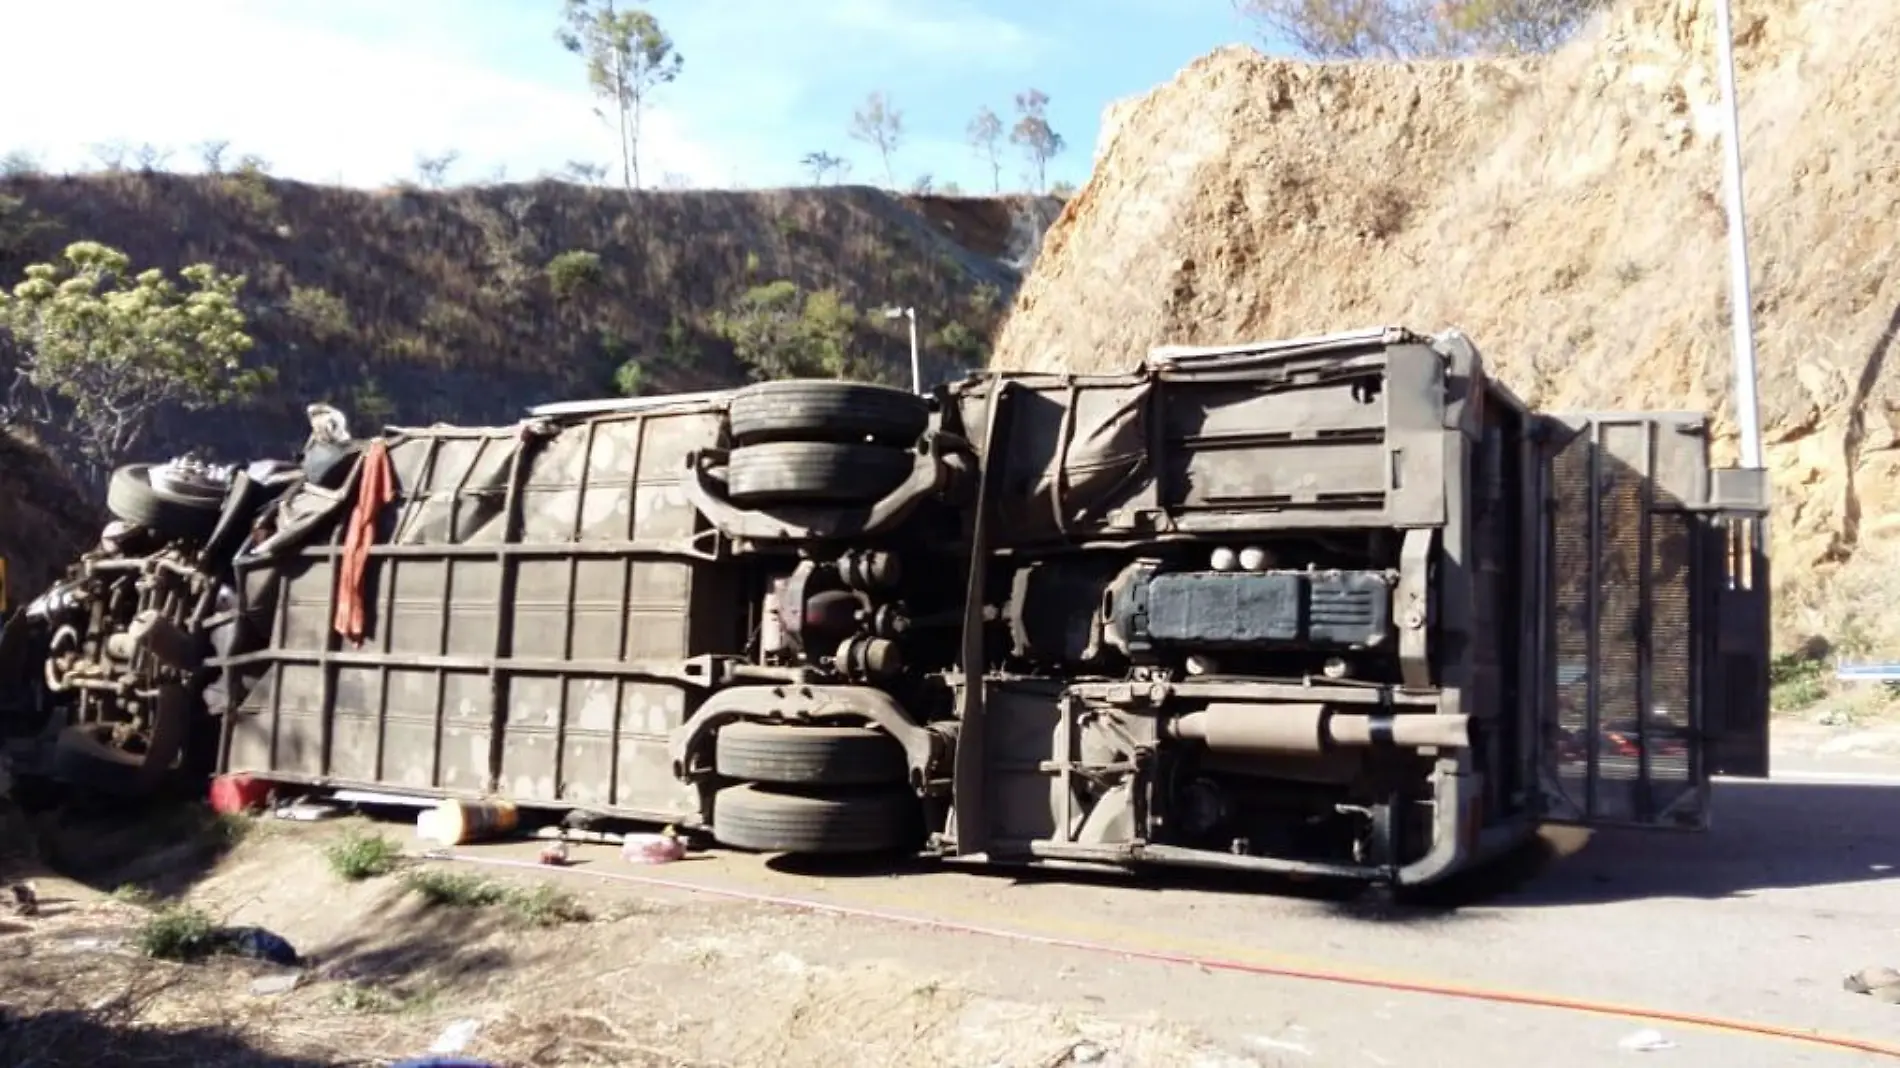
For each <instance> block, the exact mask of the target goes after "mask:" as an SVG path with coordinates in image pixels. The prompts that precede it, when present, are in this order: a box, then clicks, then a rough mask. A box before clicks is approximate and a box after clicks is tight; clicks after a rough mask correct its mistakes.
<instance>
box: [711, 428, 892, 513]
mask: <svg viewBox="0 0 1900 1068" xmlns="http://www.w3.org/2000/svg"><path fill="white" fill-rule="evenodd" d="M912 462H913V461H912V454H911V453H909V452H906V451H903V450H900V449H895V448H892V447H890V446H888V445H864V444H845V443H842V442H827V441H777V442H769V443H767V444H764V445H747V446H745V447H744V448H738V449H734V450H732V453H731V455H730V457H729V458H728V460H727V461H726V495H727V496H728V497H730V498H731V499H732V501H733V503H735V504H870V503H872V502H873V501H877V500H881V499H883V497H884V496H885V495H886V494H888V493H890V492H891V491H892V490H894V489H896V488H897V487H898V486H900V485H903V483H904V480H905V479H906V478H909V477H910V472H911V467H912Z"/></svg>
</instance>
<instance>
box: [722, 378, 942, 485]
mask: <svg viewBox="0 0 1900 1068" xmlns="http://www.w3.org/2000/svg"><path fill="white" fill-rule="evenodd" d="M929 417H930V406H929V403H928V402H927V401H925V400H924V398H922V397H919V396H917V395H915V394H913V393H908V392H905V391H904V390H900V389H893V388H891V387H889V386H878V385H871V384H869V383H865V382H834V381H829V380H821V379H787V380H785V381H780V382H760V383H757V384H756V385H751V386H747V387H746V388H744V389H741V390H739V391H738V392H737V393H735V394H733V397H732V402H731V405H730V406H729V407H728V409H727V411H726V422H727V427H728V429H729V431H730V433H731V437H732V442H733V449H732V452H731V454H730V456H729V457H728V459H727V468H726V492H727V495H728V496H729V497H730V498H731V500H732V502H733V503H734V504H739V505H759V506H766V507H770V506H774V505H791V504H817V505H830V506H837V507H852V506H863V505H868V504H871V503H874V502H876V501H879V500H881V499H883V498H884V497H885V496H887V495H888V494H890V493H891V491H893V490H895V489H896V488H897V487H898V486H900V485H902V484H903V482H904V479H905V478H907V477H908V476H909V475H910V472H911V468H912V464H913V460H912V455H913V454H912V452H911V449H912V447H913V446H914V445H915V444H916V442H917V439H918V438H919V437H920V436H922V434H923V432H924V429H925V427H926V426H927V425H928V422H929Z"/></svg>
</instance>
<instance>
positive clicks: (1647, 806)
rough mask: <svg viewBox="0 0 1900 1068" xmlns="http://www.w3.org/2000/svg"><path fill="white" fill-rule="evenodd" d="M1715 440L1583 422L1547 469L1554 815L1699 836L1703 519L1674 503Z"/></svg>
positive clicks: (1549, 763)
mask: <svg viewBox="0 0 1900 1068" xmlns="http://www.w3.org/2000/svg"><path fill="white" fill-rule="evenodd" d="M1706 457H1707V443H1706V438H1704V437H1703V436H1701V435H1700V434H1699V433H1693V432H1685V430H1684V428H1683V427H1682V426H1680V425H1678V424H1676V423H1674V422H1672V421H1670V420H1667V419H1665V418H1659V417H1645V416H1642V415H1631V416H1621V415H1619V416H1614V417H1610V416H1603V417H1594V416H1585V417H1581V418H1578V419H1576V420H1574V421H1573V425H1572V427H1571V432H1569V433H1564V432H1560V433H1559V435H1558V436H1557V439H1556V441H1555V443H1554V445H1553V450H1552V452H1551V454H1550V455H1549V456H1548V457H1547V459H1548V463H1549V468H1548V470H1549V482H1550V494H1551V496H1550V500H1549V505H1550V506H1549V508H1548V509H1547V511H1546V513H1545V522H1546V524H1547V526H1546V529H1545V537H1546V538H1547V539H1548V541H1547V544H1548V547H1549V548H1548V552H1547V561H1548V573H1547V575H1546V576H1545V581H1546V583H1547V594H1548V596H1547V598H1546V599H1545V603H1547V604H1549V605H1551V613H1550V625H1551V628H1552V631H1551V634H1550V638H1549V641H1548V648H1549V649H1550V650H1551V652H1552V655H1551V657H1550V660H1549V663H1548V665H1547V667H1548V670H1549V673H1550V674H1549V687H1550V688H1549V690H1547V692H1546V701H1545V707H1546V709H1547V710H1548V711H1547V719H1546V722H1545V724H1544V730H1543V734H1544V737H1545V738H1546V742H1547V744H1546V745H1545V746H1544V747H1543V751H1542V753H1541V754H1540V757H1541V764H1542V768H1541V775H1540V778H1541V779H1542V782H1543V794H1544V801H1545V808H1546V810H1547V814H1548V815H1549V816H1550V817H1551V818H1553V819H1557V820H1567V821H1576V822H1585V823H1598V824H1635V825H1652V826H1653V825H1662V826H1672V827H1699V826H1701V825H1702V824H1703V823H1704V821H1705V819H1706V808H1707V782H1708V775H1707V771H1706V768H1705V766H1704V764H1705V762H1704V761H1703V759H1702V755H1701V753H1700V747H1699V745H1698V740H1699V738H1700V733H1701V729H1702V722H1703V715H1704V700H1703V696H1704V695H1703V692H1702V677H1703V671H1702V668H1703V664H1704V658H1703V656H1702V655H1701V653H1700V652H1699V650H1700V649H1701V648H1702V637H1703V635H1704V632H1705V630H1706V629H1707V622H1708V620H1707V619H1706V617H1705V616H1704V614H1703V613H1702V612H1700V611H1699V610H1698V597H1699V593H1700V591H1701V590H1702V589H1703V588H1704V585H1703V582H1704V576H1703V571H1704V569H1703V567H1702V566H1701V562H1700V561H1701V559H1702V556H1701V554H1700V552H1699V550H1698V545H1699V544H1700V541H1701V537H1702V533H1703V531H1704V530H1705V529H1706V528H1705V526H1704V523H1703V520H1702V519H1701V518H1700V517H1699V516H1698V515H1696V514H1695V513H1693V512H1691V511H1689V510H1688V507H1689V505H1690V503H1691V502H1689V501H1685V500H1683V499H1682V498H1681V497H1680V496H1679V495H1678V492H1679V491H1680V490H1681V489H1682V488H1683V487H1684V486H1689V487H1690V488H1693V483H1694V482H1695V479H1694V478H1685V474H1686V472H1688V471H1689V469H1690V468H1691V467H1692V466H1693V465H1694V464H1698V463H1699V464H1701V465H1702V468H1703V469H1704V470H1706V466H1707V461H1706Z"/></svg>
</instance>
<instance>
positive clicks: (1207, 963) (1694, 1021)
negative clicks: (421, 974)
mask: <svg viewBox="0 0 1900 1068" xmlns="http://www.w3.org/2000/svg"><path fill="white" fill-rule="evenodd" d="M426 859H430V860H451V861H457V862H460V863H464V864H486V865H490V866H493V867H501V868H524V869H528V870H532V871H537V872H543V873H545V872H547V871H548V870H549V869H548V868H547V866H546V865H542V864H531V863H528V862H525V861H519V860H503V859H501V858H498V857H477V856H471V855H469V854H466V853H430V854H428V855H427V857H426ZM557 870H560V869H557ZM565 870H571V871H574V872H576V873H577V874H581V875H588V876H592V877H594V878H596V879H607V880H610V881H613V882H621V883H630V884H633V885H636V886H651V887H656V888H659V889H664V890H684V891H687V892H689V893H695V894H707V895H710V896H712V897H723V898H729V899H732V900H736V901H745V902H750V903H752V904H758V905H775V906H779V907H782V908H792V909H801V910H804V911H807V912H822V913H828V914H830V915H833V916H842V917H846V918H849V919H860V920H876V921H882V922H885V923H901V924H909V925H911V926H913V927H923V928H928V929H931V930H937V931H946V932H953V933H957V934H974V935H985V936H988V937H990V938H1000V939H1007V940H1009V941H1013V942H1024V943H1029V944H1032V945H1041V946H1051V947H1054V948H1057V949H1070V950H1079V951H1082V952H1086V953H1109V954H1114V955H1116V956H1121V957H1128V958H1132V959H1135V960H1145V961H1154V962H1157V963H1162V964H1186V965H1191V966H1194V967H1198V968H1206V969H1207V970H1209V971H1222V972H1238V973H1242V974H1246V975H1270V976H1276V977H1279V978H1284V979H1305V980H1309V981H1312V982H1321V983H1338V984H1342V985H1345V986H1356V987H1365V988H1372V989H1377V990H1396V991H1401V992H1404V993H1411V994H1429V995H1433V996H1436V997H1448V998H1461V999H1464V1000H1467V1001H1484V1002H1491V1003H1493V1004H1504V1005H1527V1006H1531V1007H1534V1008H1544V1009H1560V1010H1563V1011H1567V1012H1582V1013H1590V1014H1592V1015H1598V1016H1620V1017H1625V1018H1629V1019H1636V1020H1648V1021H1652V1022H1656V1023H1670V1024H1682V1025H1685V1026H1690V1027H1701V1028H1707V1029H1710V1030H1715V1031H1728V1032H1731V1033H1733V1034H1739V1035H1746V1036H1749V1037H1752V1038H1780V1039H1786V1040H1789V1041H1792V1042H1805V1043H1807V1044H1809V1045H1815V1046H1824V1047H1828V1048H1831V1049H1842V1050H1852V1051H1854V1052H1856V1053H1872V1054H1876V1055H1878V1056H1883V1057H1893V1058H1896V1059H1900V1045H1893V1044H1890V1043H1885V1042H1876V1041H1874V1040H1873V1039H1867V1038H1857V1037H1855V1036H1852V1035H1833V1034H1828V1033H1825V1032H1821V1031H1809V1030H1802V1029H1800V1028H1795V1027H1783V1026H1780V1025H1777V1024H1758V1023H1750V1022H1748V1021H1746V1020H1733V1019H1729V1018H1727V1017H1722V1016H1705V1015H1701V1014H1699V1013H1690V1012H1676V1011H1673V1010H1670V1009H1650V1008H1642V1007H1639V1006H1633V1005H1618V1004H1615V1003H1612V1002H1603V1001H1589V1000H1585V999H1580V998H1568V997H1561V996H1558V995H1554V994H1536V993H1526V992H1522V991H1514V990H1496V989H1487V988H1484V987H1469V986H1460V985H1457V984H1453V983H1438V982H1430V981H1424V980H1407V979H1395V978H1386V977H1381V976H1376V975H1370V974H1366V973H1362V972H1351V971H1345V970H1334V969H1328V968H1313V967H1303V966H1295V965H1279V964H1262V963H1256V962H1253V961H1244V960H1224V959H1221V958H1217V957H1201V956H1195V955H1193V954H1188V953H1173V952H1168V951H1165V950H1152V949H1135V948H1131V947H1124V946H1117V945H1113V944H1110V943H1107V942H1091V941H1087V940H1085V939H1078V938H1060V937H1056V936H1053V935H1038V934H1030V933H1027V932H1024V931H1012V930H1008V929H1006V928H1001V927H987V926H984V925H981V924H973V923H964V922H961V921H952V920H935V919H930V918H928V917H923V916H909V915H905V914H904V913H900V912H886V911H884V910H882V909H874V908H864V907H860V906H856V905H838V904H832V903H830V902H825V901H814V900H811V899H809V898H799V897H786V896H783V895H780V894H767V893H760V892H758V891H754V890H738V889H731V888H727V887H717V886H705V885H702V884H699V883H693V882H687V881H683V880H679V879H663V878H660V877H658V876H654V875H634V874H632V873H629V872H613V871H590V870H586V869H565Z"/></svg>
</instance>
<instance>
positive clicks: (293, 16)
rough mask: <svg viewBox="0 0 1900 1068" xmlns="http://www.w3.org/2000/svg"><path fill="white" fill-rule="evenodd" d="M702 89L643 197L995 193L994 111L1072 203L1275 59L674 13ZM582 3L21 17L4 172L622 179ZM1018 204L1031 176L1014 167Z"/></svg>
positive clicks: (879, 19)
mask: <svg viewBox="0 0 1900 1068" xmlns="http://www.w3.org/2000/svg"><path fill="white" fill-rule="evenodd" d="M647 6H648V8H649V10H650V11H652V13H653V14H654V15H655V16H656V17H657V18H658V19H659V20H660V22H661V24H662V26H663V27H664V28H665V29H666V31H667V32H668V33H669V34H671V35H672V37H673V39H674V42H675V45H676V46H677V48H678V50H679V53H680V55H681V56H682V57H683V58H684V61H685V62H684V68H683V70H682V73H681V75H680V77H679V79H678V80H677V81H676V82H674V83H673V84H671V85H669V86H666V87H665V88H664V89H663V90H662V91H661V94H660V96H659V97H658V98H657V100H656V101H655V102H654V103H653V104H652V105H650V108H649V111H648V113H647V115H646V119H645V122H644V127H645V129H644V135H643V137H642V142H641V149H640V156H641V167H642V171H643V176H644V184H646V185H649V186H653V185H660V184H663V183H664V184H675V185H689V186H694V187H701V188H706V187H717V188H760V187H771V186H782V185H792V184H804V183H807V182H808V181H809V180H810V179H809V176H808V173H807V172H806V171H805V169H804V168H803V167H802V166H801V165H800V162H799V161H800V159H801V158H802V157H804V156H805V155H806V154H808V153H812V152H821V151H822V152H829V153H831V154H833V155H836V156H842V157H844V158H846V159H848V160H850V161H851V164H852V169H851V171H850V172H849V177H848V180H850V181H854V182H855V181H864V182H872V183H877V184H896V185H900V186H905V187H909V186H911V185H912V184H913V183H915V182H916V181H917V179H918V178H919V177H921V176H923V175H929V176H930V177H931V179H932V181H933V182H934V184H935V185H936V186H937V187H939V188H941V187H943V186H944V185H946V184H947V183H954V184H955V185H956V186H958V187H960V188H962V189H964V190H965V191H969V192H987V191H989V189H990V188H991V174H990V170H989V166H988V164H987V163H985V162H984V161H982V160H980V159H978V158H977V157H976V155H975V153H974V152H973V151H972V150H971V148H970V147H969V145H968V142H967V140H966V137H965V130H966V128H967V126H968V124H969V122H970V119H971V117H972V116H974V115H975V114H976V112H977V109H978V108H979V107H982V106H984V105H987V106H989V107H990V108H992V109H994V110H995V111H996V112H997V113H998V114H999V115H1000V116H1002V117H1003V119H1004V122H1005V124H1008V123H1010V122H1013V121H1014V118H1015V115H1014V99H1015V96H1016V94H1017V93H1019V92H1021V91H1023V90H1026V89H1030V88H1035V89H1040V90H1041V91H1042V92H1044V93H1046V94H1048V96H1049V105H1048V116H1049V121H1050V125H1051V126H1052V127H1053V128H1054V129H1055V130H1056V132H1057V133H1059V134H1061V135H1062V137H1063V139H1064V141H1065V142H1066V147H1065V148H1064V150H1063V151H1062V152H1061V153H1060V154H1059V155H1058V156H1057V157H1056V158H1055V159H1054V160H1052V161H1051V163H1050V167H1049V173H1048V180H1049V181H1050V182H1052V183H1053V182H1057V181H1066V182H1071V183H1076V184H1080V183H1081V182H1082V181H1083V180H1085V179H1086V178H1087V176H1088V171H1089V165H1090V162H1091V157H1092V155H1093V152H1094V147H1095V138H1096V133H1097V129H1098V126H1099V117H1100V115H1101V112H1102V109H1103V108H1104V107H1105V106H1106V105H1108V104H1109V103H1110V102H1112V101H1114V100H1116V99H1119V98H1122V97H1125V96H1129V95H1134V94H1139V93H1142V92H1145V91H1146V90H1148V89H1150V88H1152V87H1154V86H1155V85H1158V84H1160V83H1162V82H1164V81H1166V80H1168V79H1169V78H1170V77H1172V76H1173V75H1174V73H1175V72H1176V71H1178V70H1179V69H1180V68H1182V67H1183V66H1185V65H1187V64H1188V63H1189V62H1191V61H1192V60H1193V59H1194V58H1195V57H1197V56H1199V55H1201V54H1203V53H1205V52H1208V51H1210V50H1212V49H1214V48H1217V47H1219V46H1221V45H1224V44H1230V43H1235V42H1243V41H1244V42H1247V43H1257V38H1256V37H1255V35H1254V33H1253V31H1252V28H1251V27H1250V26H1248V25H1247V24H1246V23H1245V22H1244V21H1243V20H1242V19H1241V18H1240V17H1239V16H1238V15H1237V14H1236V13H1235V10H1234V7H1233V4H1232V2H1231V0H1035V2H1033V3H1027V2H1023V3H1014V4H1012V3H1007V2H1005V0H801V2H799V3H791V2H788V0H778V2H773V0H698V2H693V0H653V2H652V3H650V4H648V5H647ZM560 8H561V4H560V0H161V2H153V0H88V2H86V3H78V2H73V3H64V4H61V3H47V2H45V0H0V32H3V33H4V35H5V37H6V38H9V40H6V41H4V42H0V54H4V57H5V58H4V61H0V100H5V101H8V104H7V105H6V106H5V108H4V109H0V156H5V155H7V154H9V153H14V152H23V153H26V154H27V155H28V156H29V157H31V158H32V159H34V160H36V161H37V162H38V163H40V164H41V165H42V166H43V167H44V168H46V169H49V170H54V171H73V170H81V169H93V168H97V167H98V166H99V165H100V161H99V153H98V152H97V151H96V150H95V149H96V146H102V145H111V144H114V143H119V144H129V145H134V146H136V145H141V144H151V145H156V146H158V147H159V149H160V150H161V151H167V150H169V151H170V152H172V155H171V156H170V157H169V159H168V160H167V161H166V162H165V163H164V164H163V167H164V168H165V169H169V170H178V171H188V170H198V169H201V168H202V166H203V164H202V162H201V154H200V153H199V152H198V151H197V149H196V148H195V147H194V146H197V145H199V144H201V143H203V142H206V141H228V142H230V148H229V151H228V156H227V160H230V159H236V158H237V157H238V156H240V155H243V154H255V155H257V156H260V157H262V158H263V159H265V160H267V161H268V162H269V163H270V165H271V170H272V173H274V174H277V175H279V176H282V177H290V178H298V179H303V180H306V181H313V182H325V183H336V184H344V185H353V186H365V187H380V186H386V185H390V184H392V183H395V182H398V181H403V180H413V179H414V178H415V177H416V176H417V174H418V170H417V160H418V158H419V157H423V156H435V155H439V154H444V153H447V152H455V153H457V154H458V158H457V160H456V162H455V164H454V165H453V167H452V169H451V170H450V171H449V173H448V178H449V181H451V182H452V183H453V182H484V181H491V180H495V179H497V178H505V179H507V180H526V179H530V178H533V177H536V176H537V175H539V174H542V173H544V172H550V171H560V170H562V169H564V168H565V166H566V164H567V163H568V162H569V161H573V160H579V161H583V162H593V163H598V164H603V165H605V164H608V163H610V162H611V161H613V160H614V159H615V158H616V151H617V149H616V134H615V133H614V132H613V130H612V129H611V128H610V127H609V126H608V125H607V124H606V123H604V122H603V121H602V120H601V119H600V118H599V117H598V116H597V115H595V114H594V106H595V105H594V101H593V100H592V99H591V98H590V97H589V95H588V93H587V89H586V84H585V78H584V72H583V70H582V67H581V65H580V61H579V60H578V59H577V58H576V57H574V56H572V55H570V54H568V53H567V52H565V51H564V50H562V48H561V47H560V44H559V43H558V42H557V41H556V39H555V30H556V28H557V25H558V23H559V16H560ZM875 91H881V92H883V93H885V94H887V96H888V98H889V99H890V101H891V104H892V106H893V107H894V108H895V109H896V110H898V111H899V112H901V113H902V116H903V124H904V128H905V132H904V136H903V140H902V141H901V142H900V144H899V145H898V147H897V150H896V152H895V153H894V156H893V161H892V167H891V171H892V172H894V173H893V175H892V176H891V177H889V178H887V176H886V173H885V168H884V166H883V164H882V162H881V161H880V160H879V158H878V156H877V153H876V152H875V150H873V149H871V148H870V147H868V146H866V145H863V144H861V143H858V142H856V141H853V140H852V139H851V138H850V136H849V133H848V131H849V127H850V123H851V115H852V112H853V111H854V110H855V109H856V108H857V107H858V106H859V105H860V104H862V103H863V101H864V100H865V98H866V97H867V96H868V95H869V94H870V93H872V92H875ZM1004 147H1005V150H1006V153H1007V154H1006V156H1005V165H1004V169H1003V174H1002V182H1003V186H1004V188H1005V189H1009V188H1018V189H1020V188H1025V187H1027V185H1028V181H1029V180H1028V178H1027V177H1026V171H1027V166H1026V163H1025V162H1024V161H1023V159H1022V158H1021V155H1020V153H1019V152H1015V151H1011V150H1010V149H1009V146H1008V145H1007V144H1006V145H1005V146H1004Z"/></svg>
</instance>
